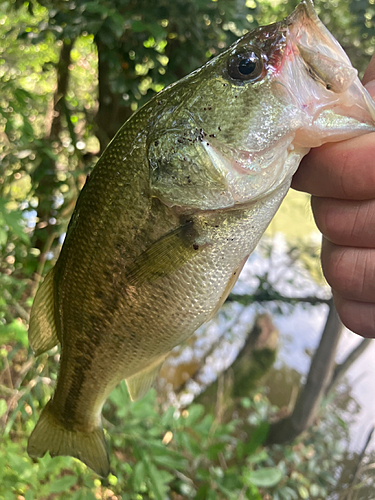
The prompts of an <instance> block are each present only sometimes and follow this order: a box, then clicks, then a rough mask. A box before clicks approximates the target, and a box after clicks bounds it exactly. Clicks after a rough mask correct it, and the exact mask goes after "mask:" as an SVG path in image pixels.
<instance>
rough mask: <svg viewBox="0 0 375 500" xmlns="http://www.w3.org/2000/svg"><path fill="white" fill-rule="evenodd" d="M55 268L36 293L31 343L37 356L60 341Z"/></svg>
mask: <svg viewBox="0 0 375 500" xmlns="http://www.w3.org/2000/svg"><path fill="white" fill-rule="evenodd" d="M54 275H55V268H53V269H51V271H50V272H49V273H48V274H47V275H46V277H45V278H44V281H43V283H42V284H41V285H40V286H39V289H38V291H37V293H36V296H35V299H34V303H33V307H32V309H31V315H30V323H29V344H30V346H31V348H32V349H33V351H34V352H35V355H36V356H39V354H42V353H43V352H45V351H48V350H49V349H52V347H55V345H56V344H58V342H59V338H58V335H57V329H56V323H55V303H54V302H55V298H54Z"/></svg>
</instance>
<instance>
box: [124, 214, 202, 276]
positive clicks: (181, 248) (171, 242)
mask: <svg viewBox="0 0 375 500" xmlns="http://www.w3.org/2000/svg"><path fill="white" fill-rule="evenodd" d="M194 233H195V231H194V228H193V223H192V222H189V223H187V224H185V225H184V226H180V227H178V228H177V229H175V230H174V231H171V232H170V233H168V234H167V235H165V236H163V237H162V238H160V239H159V240H157V241H156V242H155V243H154V244H153V245H151V246H150V247H149V248H148V249H147V250H145V251H144V252H143V253H141V254H140V255H139V256H138V257H137V258H136V259H135V261H134V262H133V264H132V265H131V266H130V268H128V273H127V281H128V283H129V284H130V285H134V286H139V285H142V283H144V282H145V281H155V280H157V279H158V278H161V277H163V276H168V275H171V274H173V273H175V272H176V271H178V270H179V269H180V268H181V267H182V266H183V265H184V264H186V262H188V261H189V260H190V259H192V258H193V257H195V255H197V254H198V253H199V252H200V251H201V250H202V249H203V248H204V247H206V246H207V244H203V245H199V244H198V243H196V234H194Z"/></svg>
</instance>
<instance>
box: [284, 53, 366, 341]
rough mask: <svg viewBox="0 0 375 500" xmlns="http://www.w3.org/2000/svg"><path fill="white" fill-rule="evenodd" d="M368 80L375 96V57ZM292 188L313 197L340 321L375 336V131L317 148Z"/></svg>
mask: <svg viewBox="0 0 375 500" xmlns="http://www.w3.org/2000/svg"><path fill="white" fill-rule="evenodd" d="M363 83H364V85H365V86H366V88H367V90H368V91H369V93H370V94H371V95H372V97H373V98H374V99H375V56H373V58H372V60H371V62H370V64H369V66H368V68H367V70H366V73H365V76H364V78H363ZM292 187H293V188H294V189H297V190H298V191H306V192H308V193H310V194H312V195H313V196H312V198H311V206H312V210H313V214H314V218H315V222H316V225H317V226H318V228H319V230H320V231H321V232H322V233H323V242H322V252H321V260H322V268H323V273H324V275H325V277H326V279H327V281H328V283H329V284H330V285H331V287H332V292H333V297H334V301H335V305H336V309H337V312H338V314H339V316H340V318H341V321H342V322H343V323H344V325H345V326H346V327H347V328H349V329H350V330H352V331H353V332H355V333H358V334H359V335H362V336H364V337H375V133H371V134H366V135H363V136H360V137H356V138H353V139H349V140H346V141H342V142H337V143H331V144H325V145H323V146H321V147H320V148H316V149H312V150H311V151H310V153H309V154H308V155H307V156H306V157H305V158H304V159H303V161H302V163H301V165H300V167H299V168H298V170H297V172H296V174H295V175H294V178H293V182H292Z"/></svg>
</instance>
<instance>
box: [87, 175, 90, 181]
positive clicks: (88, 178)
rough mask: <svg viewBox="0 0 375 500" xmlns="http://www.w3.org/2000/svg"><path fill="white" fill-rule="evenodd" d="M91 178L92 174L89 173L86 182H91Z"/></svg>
mask: <svg viewBox="0 0 375 500" xmlns="http://www.w3.org/2000/svg"><path fill="white" fill-rule="evenodd" d="M89 180H90V174H87V175H86V182H89Z"/></svg>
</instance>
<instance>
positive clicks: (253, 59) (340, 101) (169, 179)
mask: <svg viewBox="0 0 375 500" xmlns="http://www.w3.org/2000/svg"><path fill="white" fill-rule="evenodd" d="M158 99H160V101H159V102H160V103H162V101H163V102H166V101H168V103H169V104H168V106H169V107H168V106H166V105H164V107H163V117H162V119H161V120H160V119H159V122H158V123H155V126H154V133H153V134H151V140H150V144H151V147H149V163H150V166H151V186H152V189H153V192H154V195H155V196H157V197H159V198H160V199H161V200H162V201H163V202H164V203H166V204H167V205H170V206H180V207H186V208H188V209H204V210H207V209H209V210H213V209H222V208H228V207H233V206H236V205H243V204H248V203H252V202H253V201H254V200H255V201H256V200H258V199H260V198H263V197H266V196H268V195H269V194H271V193H273V192H275V191H277V190H278V189H279V188H281V187H282V186H283V189H284V188H285V185H288V186H289V185H290V182H291V179H292V176H293V174H294V173H295V171H296V169H297V168H298V165H299V163H300V161H301V159H302V157H303V156H304V155H305V154H306V153H307V152H308V151H309V149H310V148H311V147H316V146H320V145H321V144H323V143H325V142H332V141H339V140H342V139H347V138H350V137H354V136H357V135H360V134H363V133H368V132H371V131H375V126H374V125H375V103H374V101H373V100H372V99H371V97H370V96H369V94H368V93H367V91H366V90H365V89H364V87H363V86H362V84H361V82H360V81H359V79H358V76H357V71H356V70H355V69H354V68H353V66H352V65H351V63H350V60H349V58H348V57H347V55H346V54H345V52H344V50H343V49H342V48H341V46H340V45H339V43H338V42H337V41H336V40H335V38H334V37H333V36H332V35H331V33H330V32H329V31H328V29H327V28H326V27H325V26H324V25H323V23H322V22H321V21H320V19H319V18H318V16H317V14H316V13H315V10H314V6H313V4H312V2H311V0H303V1H302V2H301V3H300V4H299V5H298V6H297V8H296V9H295V10H294V12H293V13H292V14H291V15H290V16H288V17H287V18H286V19H284V20H282V21H280V22H277V23H274V24H272V25H270V26H265V27H259V28H257V29H255V30H253V31H251V32H249V33H247V34H245V35H244V36H243V37H241V38H240V39H239V40H237V42H235V43H234V44H233V45H232V46H230V47H229V48H228V49H227V50H226V51H224V52H223V53H222V54H220V55H218V56H217V57H215V58H213V59H212V60H210V61H209V62H208V63H206V64H205V65H204V66H203V67H202V68H200V69H199V70H197V71H195V72H193V73H192V74H190V75H189V76H188V77H186V78H185V79H183V80H181V81H180V82H178V83H177V84H174V85H172V86H170V87H169V88H167V89H166V90H165V91H164V92H162V93H161V94H160V95H159V97H158ZM159 118H160V117H159Z"/></svg>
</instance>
